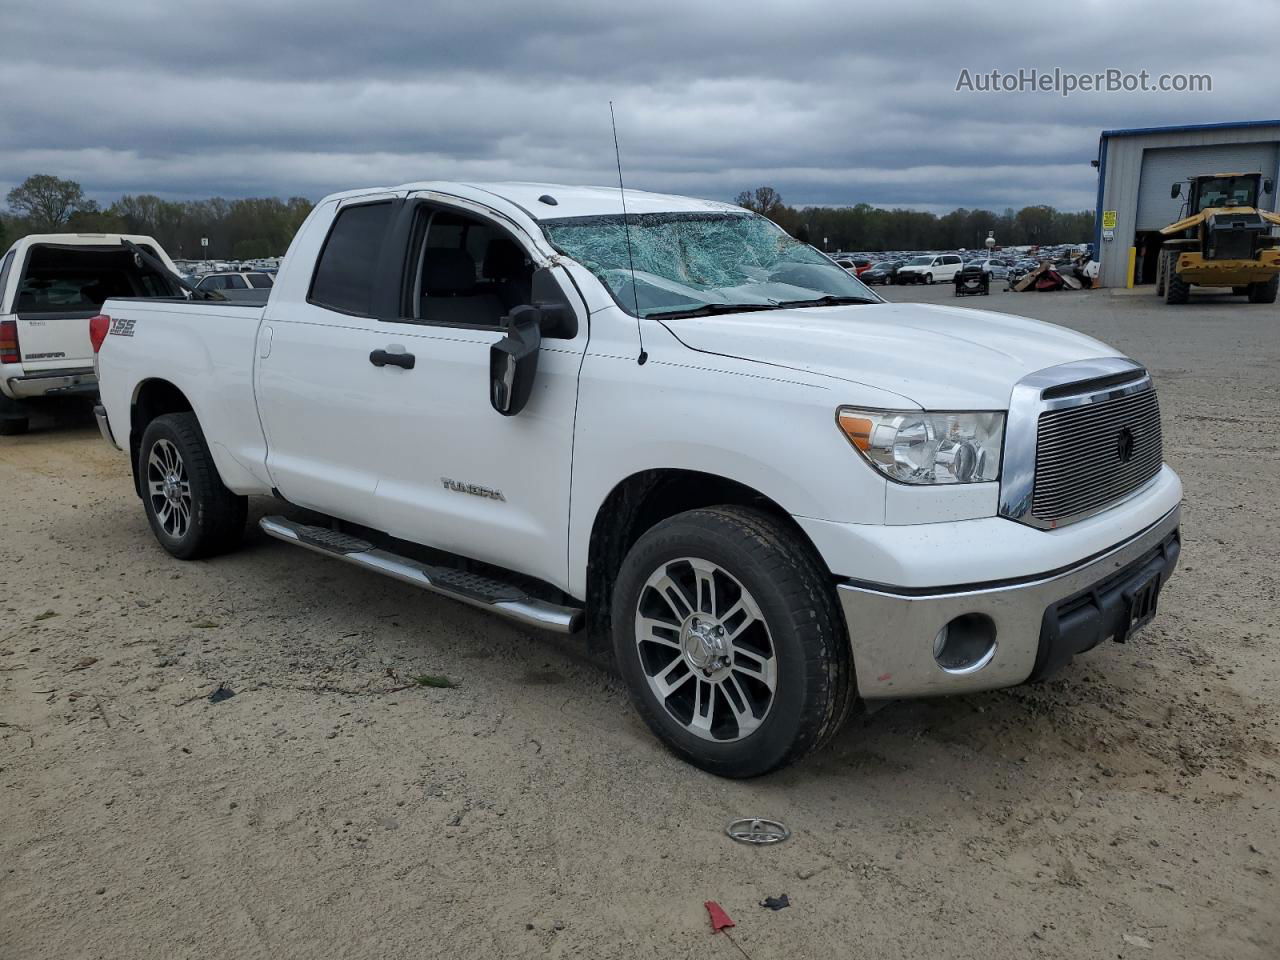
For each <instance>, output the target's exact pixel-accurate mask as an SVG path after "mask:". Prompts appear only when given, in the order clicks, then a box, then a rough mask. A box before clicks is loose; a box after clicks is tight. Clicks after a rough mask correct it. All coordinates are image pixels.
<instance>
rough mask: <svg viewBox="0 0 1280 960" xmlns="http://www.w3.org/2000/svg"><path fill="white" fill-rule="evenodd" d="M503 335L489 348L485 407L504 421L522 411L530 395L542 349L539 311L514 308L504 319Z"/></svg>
mask: <svg viewBox="0 0 1280 960" xmlns="http://www.w3.org/2000/svg"><path fill="white" fill-rule="evenodd" d="M506 326H507V335H506V336H505V337H503V338H502V339H501V340H499V341H498V342H497V343H495V344H494V345H493V346H491V347H490V348H489V403H490V404H492V405H493V409H495V410H497V411H498V412H499V413H500V414H502V415H503V416H504V417H513V416H515V415H516V414H517V413H519V412H520V411H521V410H523V409H524V407H525V404H527V403H528V402H529V397H530V396H531V395H532V393H533V381H534V378H535V377H536V376H537V373H538V350H539V348H540V347H541V345H542V311H541V310H539V309H538V308H537V307H531V306H527V307H516V308H515V309H514V310H512V311H511V313H510V314H508V316H507V317H506Z"/></svg>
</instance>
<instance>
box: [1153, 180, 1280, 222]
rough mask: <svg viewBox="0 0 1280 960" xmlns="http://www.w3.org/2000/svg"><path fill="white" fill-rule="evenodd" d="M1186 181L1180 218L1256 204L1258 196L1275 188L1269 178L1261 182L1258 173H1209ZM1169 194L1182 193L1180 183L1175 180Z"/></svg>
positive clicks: (1179, 194) (1173, 195) (1176, 195)
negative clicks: (1184, 198)
mask: <svg viewBox="0 0 1280 960" xmlns="http://www.w3.org/2000/svg"><path fill="white" fill-rule="evenodd" d="M1187 184H1188V187H1187V199H1186V201H1185V203H1184V204H1183V212H1182V216H1183V217H1189V216H1192V215H1193V214H1196V213H1199V212H1200V211H1201V210H1207V209H1210V208H1214V207H1257V206H1258V198H1259V196H1261V195H1263V194H1268V195H1269V194H1270V193H1271V192H1272V190H1273V189H1274V184H1273V183H1272V182H1271V180H1269V179H1268V180H1265V181H1264V180H1263V179H1262V174H1260V173H1212V174H1206V175H1204V176H1199V177H1191V178H1190V179H1189V180H1188V181H1187ZM1169 195H1170V196H1171V197H1178V196H1181V195H1182V183H1181V182H1179V183H1175V184H1174V185H1173V187H1172V189H1171V190H1170V191H1169Z"/></svg>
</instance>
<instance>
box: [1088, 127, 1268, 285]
mask: <svg viewBox="0 0 1280 960" xmlns="http://www.w3.org/2000/svg"><path fill="white" fill-rule="evenodd" d="M1094 164H1095V165H1096V166H1097V168H1098V212H1097V222H1096V225H1095V232H1094V250H1096V251H1097V254H1096V256H1097V257H1098V260H1099V261H1100V271H1099V282H1100V283H1101V285H1102V286H1106V287H1123V286H1129V285H1140V284H1144V283H1154V282H1155V276H1156V264H1157V260H1158V256H1157V255H1158V252H1159V250H1160V246H1161V244H1162V242H1163V240H1164V238H1163V237H1162V236H1161V235H1160V233H1159V230H1160V228H1161V227H1166V226H1168V225H1169V224H1171V223H1173V222H1175V221H1176V220H1178V219H1179V213H1180V211H1181V209H1182V200H1181V199H1179V198H1174V197H1171V196H1170V195H1169V194H1170V187H1171V186H1172V185H1173V184H1174V183H1175V182H1177V181H1180V180H1185V179H1187V177H1190V176H1194V175H1196V174H1203V173H1255V172H1257V173H1261V174H1262V176H1263V177H1264V178H1266V179H1271V180H1274V181H1276V182H1277V183H1280V120H1255V121H1246V122H1242V123H1202V124H1194V125H1190V126H1182V127H1144V128H1137V129H1132V130H1104V131H1103V132H1102V135H1101V136H1100V137H1099V138H1098V158H1097V160H1095V161H1094ZM1277 192H1280V191H1273V192H1272V193H1271V194H1270V195H1264V196H1261V197H1259V198H1258V201H1259V202H1258V205H1259V206H1260V207H1262V208H1264V209H1267V210H1276V209H1277V207H1276V193H1277ZM1183 193H1184V196H1185V191H1183Z"/></svg>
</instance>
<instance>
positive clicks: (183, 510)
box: [138, 413, 249, 560]
mask: <svg viewBox="0 0 1280 960" xmlns="http://www.w3.org/2000/svg"><path fill="white" fill-rule="evenodd" d="M138 475H139V479H140V484H141V488H142V502H143V506H144V507H145V509H146V512H147V520H148V522H149V523H150V524H151V532H152V533H154V534H155V537H156V539H157V540H159V541H160V545H161V546H162V547H164V548H165V549H166V550H168V551H169V552H170V553H171V554H173V555H174V556H175V557H177V558H178V559H179V560H195V559H198V558H200V557H209V556H213V555H215V554H219V553H225V552H227V551H228V550H232V549H234V548H235V547H236V546H237V545H238V544H239V542H240V537H241V536H242V535H243V533H244V522H245V516H246V515H247V513H248V504H249V501H248V498H247V497H241V496H237V495H236V494H234V493H232V492H231V491H230V490H228V489H227V488H226V487H225V486H224V485H223V483H222V478H221V477H219V476H218V470H217V468H216V467H215V466H214V463H213V457H212V456H211V455H210V454H209V447H208V444H206V443H205V439H204V434H203V433H202V432H201V430H200V424H199V422H198V421H197V420H196V416H195V414H194V413H167V414H165V415H164V416H162V417H157V418H156V419H154V420H152V421H151V423H149V424H148V425H147V429H146V431H145V432H144V433H143V434H142V448H141V450H140V452H139V454H138Z"/></svg>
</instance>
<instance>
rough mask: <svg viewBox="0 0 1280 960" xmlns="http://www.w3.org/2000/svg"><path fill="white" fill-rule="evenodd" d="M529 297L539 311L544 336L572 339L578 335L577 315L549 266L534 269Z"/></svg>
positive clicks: (556, 338)
mask: <svg viewBox="0 0 1280 960" xmlns="http://www.w3.org/2000/svg"><path fill="white" fill-rule="evenodd" d="M531 299H532V300H533V305H534V306H535V307H537V308H538V310H539V311H541V314H542V317H541V330H542V335H543V336H544V337H551V338H552V339H555V340H572V339H573V338H574V337H576V336H577V335H578V316H577V314H575V313H574V312H573V306H572V305H571V304H570V302H569V298H568V297H566V296H565V295H564V290H563V289H562V288H561V287H560V281H559V280H557V279H556V277H555V274H553V273H552V272H551V268H550V267H543V268H542V269H540V270H535V271H534V274H533V286H532V297H531Z"/></svg>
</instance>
